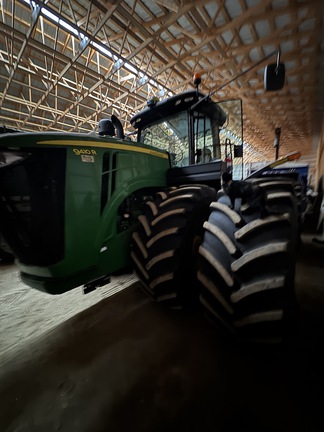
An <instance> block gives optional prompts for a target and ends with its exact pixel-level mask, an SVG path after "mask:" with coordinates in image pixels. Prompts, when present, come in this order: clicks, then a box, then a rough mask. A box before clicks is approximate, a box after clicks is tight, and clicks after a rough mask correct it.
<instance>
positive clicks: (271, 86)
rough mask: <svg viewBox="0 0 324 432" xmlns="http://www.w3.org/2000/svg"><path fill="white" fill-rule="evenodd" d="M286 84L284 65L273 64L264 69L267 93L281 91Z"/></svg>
mask: <svg viewBox="0 0 324 432" xmlns="http://www.w3.org/2000/svg"><path fill="white" fill-rule="evenodd" d="M284 84H285V65H284V63H271V64H269V65H267V66H266V67H265V69H264V89H265V90H266V91H273V90H280V89H282V88H283V86H284Z"/></svg>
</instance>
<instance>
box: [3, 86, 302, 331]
mask: <svg viewBox="0 0 324 432" xmlns="http://www.w3.org/2000/svg"><path fill="white" fill-rule="evenodd" d="M131 124H132V126H133V127H134V128H135V129H136V131H137V135H136V139H131V138H130V137H129V136H128V137H126V136H125V134H124V131H123V127H122V125H121V122H120V121H119V120H118V118H117V117H116V116H114V115H113V116H111V118H110V119H105V120H102V121H101V122H100V123H99V131H98V133H91V134H79V133H66V132H62V133H54V132H48V133H29V132H14V133H3V134H1V136H0V198H1V199H0V230H1V234H2V237H3V239H4V241H5V243H6V244H7V245H8V247H9V248H10V251H12V253H13V254H14V256H15V257H16V263H17V265H18V267H19V269H20V275H21V278H22V280H23V281H24V282H25V283H26V284H27V285H29V286H31V287H33V288H36V289H40V290H43V291H46V292H48V293H50V294H60V293H64V292H65V291H67V290H70V289H72V288H75V287H77V286H80V285H83V286H84V289H85V292H88V291H90V290H92V289H94V288H96V287H98V286H101V285H103V284H106V283H107V282H108V281H109V277H110V276H111V275H114V274H116V273H119V274H120V273H121V272H123V271H124V270H125V269H129V268H130V267H132V268H133V269H134V270H135V272H136V274H137V275H138V277H139V279H140V281H141V283H142V285H143V287H144V289H145V290H146V291H147V292H148V293H149V294H150V295H151V296H152V297H153V298H155V299H156V300H157V301H162V302H165V303H166V304H168V305H170V306H171V307H175V308H177V307H183V306H187V305H192V304H198V305H200V306H201V308H202V310H203V311H204V313H205V315H206V316H207V317H208V318H209V319H211V320H212V321H213V322H215V324H216V325H217V326H220V327H222V328H223V329H225V330H226V332H228V333H229V334H233V335H234V336H237V337H239V338H248V339H252V340H261V339H262V340H263V339H265V340H282V338H283V337H285V332H286V329H287V328H288V327H289V325H288V324H289V323H290V322H291V320H290V316H291V309H292V306H293V304H294V301H293V299H294V288H293V286H294V265H295V255H294V254H295V252H294V251H295V249H296V242H297V231H298V227H297V225H298V209H297V204H298V203H297V198H296V180H295V179H291V178H282V177H277V176H276V177H273V176H269V175H267V176H264V175H263V174H262V173H261V174H260V176H256V175H254V176H253V178H251V179H250V180H249V179H248V180H246V181H245V182H241V183H244V184H248V185H250V187H251V188H259V189H262V190H263V192H264V193H263V201H262V204H261V206H260V205H259V207H256V208H255V207H253V206H249V202H248V200H247V201H246V200H244V196H243V197H242V196H238V197H237V198H235V200H234V202H232V201H231V200H230V199H229V197H228V196H227V195H226V193H224V191H223V190H222V175H223V173H225V172H231V173H232V176H233V178H234V180H235V177H236V178H237V179H239V180H240V179H241V178H242V176H243V173H242V171H241V167H242V156H243V151H242V149H243V145H242V109H241V101H240V100H230V101H225V102H219V103H216V102H214V101H212V100H211V98H210V97H209V96H205V95H203V94H202V93H200V91H199V90H198V83H196V89H195V90H191V91H187V92H184V93H182V94H179V95H176V96H172V97H170V98H169V99H166V100H163V101H157V100H156V99H153V100H151V101H149V103H148V106H147V108H145V109H144V110H143V111H142V112H140V113H138V114H136V115H135V116H134V117H133V118H132V119H131ZM263 172H264V171H263ZM233 204H234V205H233ZM265 208H266V209H267V211H266V214H265V213H264V211H263V210H264V209H265ZM287 323H288V324H287Z"/></svg>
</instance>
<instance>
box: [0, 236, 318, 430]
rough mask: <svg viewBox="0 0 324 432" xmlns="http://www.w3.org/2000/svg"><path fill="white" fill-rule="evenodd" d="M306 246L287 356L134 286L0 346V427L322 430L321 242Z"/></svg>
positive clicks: (11, 277)
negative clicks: (296, 322)
mask: <svg viewBox="0 0 324 432" xmlns="http://www.w3.org/2000/svg"><path fill="white" fill-rule="evenodd" d="M311 238H312V235H303V244H302V247H301V249H300V251H299V257H298V263H297V276H296V291H297V296H298V300H299V305H300V328H299V331H298V334H297V336H296V339H295V340H293V341H292V343H291V344H290V345H289V346H288V347H286V348H285V349H275V348H273V347H267V348H263V349H261V348H260V347H258V348H255V347H254V348H252V347H242V346H239V345H237V344H233V343H230V342H229V341H227V340H224V339H223V338H222V337H221V336H220V335H219V334H218V333H217V331H216V330H215V329H213V328H212V327H211V326H210V324H209V323H208V322H207V321H206V320H205V319H204V318H203V317H202V316H200V315H199V314H198V313H194V312H188V311H170V310H166V309H164V308H163V307H161V306H160V305H158V304H156V303H154V302H152V301H151V300H150V299H149V298H148V297H147V296H146V295H145V294H144V293H142V291H141V290H140V287H139V284H138V283H137V282H135V283H131V284H130V286H129V287H128V288H126V289H125V290H123V291H120V292H119V293H117V294H115V295H113V296H112V297H107V298H98V299H95V301H94V304H93V305H91V306H86V307H85V308H84V309H83V310H82V311H79V312H78V313H76V314H75V315H73V314H72V315H71V313H70V316H69V315H68V316H69V317H68V318H67V319H62V320H61V321H60V323H59V324H58V323H56V324H55V325H54V326H50V328H48V327H46V316H44V315H43V317H42V318H41V319H40V321H39V323H38V324H37V323H36V324H37V325H36V327H38V328H39V327H40V328H42V329H43V331H38V332H36V331H35V334H34V336H33V335H28V339H27V342H28V343H23V340H19V338H18V339H17V338H16V343H14V344H13V346H9V345H8V344H7V345H6V349H5V350H3V349H2V350H1V357H0V366H1V370H0V406H1V410H0V431H1V432H51V431H62V432H63V431H64V432H104V431H109V432H128V431H129V432H139V431H141V432H142V431H143V432H144V431H145V432H147V431H152V432H153V431H154V432H159V431H161V432H162V431H163V432H165V431H195V432H196V431H215V432H225V431H226V432H232V431H249V432H254V431H255V432H281V431H285V432H289V431H294V432H301V431H303V432H317V431H318V432H323V430H324V353H323V351H324V350H323V347H324V246H321V245H316V244H314V243H313V242H312V241H311ZM0 271H1V270H0ZM3 275H6V276H5V277H6V281H7V282H8V284H7V283H3V287H5V285H7V288H4V289H9V288H10V283H11V284H13V283H17V281H16V279H15V277H16V276H15V275H16V269H15V268H14V266H12V268H11V270H10V269H9V268H8V267H7V266H6V267H5V268H4V270H3V271H2V273H1V280H2V281H3V280H4V279H3ZM10 281H11V282H10ZM121 283H122V282H121ZM35 295H36V294H35ZM79 295H80V296H81V293H80V294H79ZM95 295H97V294H95ZM89 296H91V294H89ZM89 298H90V297H89ZM53 301H54V300H53ZM89 301H90V300H89ZM22 304H23V302H22ZM41 304H42V303H41ZM15 305H17V301H16V302H14V304H13V305H12V308H13V310H14V312H12V320H13V322H14V320H17V321H18V322H19V317H20V314H19V308H17V307H15ZM1 307H2V308H3V305H2V306H1ZM25 307H26V305H25ZM58 307H60V306H58ZM6 308H7V306H6ZM14 308H15V309H14ZM7 312H8V311H7ZM48 319H49V320H50V316H49V317H48ZM3 321H5V320H4V319H3ZM25 322H26V321H25ZM27 322H28V321H27ZM1 323H2V320H1ZM24 325H26V324H24ZM1 327H2V330H0V332H2V333H0V335H1V337H2V338H3V336H4V334H3V333H4V332H6V328H5V327H3V326H2V325H1ZM34 327H35V323H34ZM10 331H11V332H12V333H11V335H14V331H13V329H11V330H10ZM21 331H23V330H22V324H20V325H18V326H17V330H16V333H17V334H18V333H21ZM12 337H13V336H12ZM26 337H27V336H26ZM3 340H7V339H5V338H3ZM17 341H18V342H17Z"/></svg>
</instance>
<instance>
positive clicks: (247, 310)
mask: <svg viewBox="0 0 324 432" xmlns="http://www.w3.org/2000/svg"><path fill="white" fill-rule="evenodd" d="M258 183H259V185H260V186H261V187H262V186H263V184H262V182H258ZM264 187H265V190H266V199H265V205H266V210H267V216H264V215H262V217H260V213H259V212H258V213H254V214H251V213H249V212H248V214H247V215H246V216H245V215H244V211H245V210H246V209H244V211H241V208H240V209H239V210H238V211H234V210H232V209H231V208H229V204H230V203H229V200H228V198H227V197H222V198H220V200H219V201H218V202H215V203H212V204H211V210H212V211H211V215H210V217H209V220H208V221H207V222H206V223H205V224H204V228H205V235H204V241H203V243H202V245H201V246H200V248H199V255H200V257H201V259H200V266H199V270H198V272H197V278H198V280H199V281H200V284H201V290H200V302H201V305H202V308H203V311H204V313H205V315H206V316H207V318H208V319H209V320H211V321H212V322H213V323H215V324H216V325H217V326H219V327H221V328H222V329H223V330H226V333H228V334H231V335H233V336H235V337H239V338H240V339H245V340H251V341H253V342H282V341H284V340H285V339H287V338H288V337H289V336H290V335H291V330H292V327H294V325H292V323H294V322H295V311H296V299H295V293H294V274H295V261H296V245H297V237H298V235H297V232H298V223H297V218H298V215H297V201H296V197H295V194H294V190H293V187H292V186H291V185H290V186H289V184H287V183H286V182H285V183H284V184H283V183H282V182H277V183H276V182H273V183H272V187H271V185H270V184H269V183H268V182H266V184H265V185H264ZM235 208H236V206H235ZM261 213H262V211H261Z"/></svg>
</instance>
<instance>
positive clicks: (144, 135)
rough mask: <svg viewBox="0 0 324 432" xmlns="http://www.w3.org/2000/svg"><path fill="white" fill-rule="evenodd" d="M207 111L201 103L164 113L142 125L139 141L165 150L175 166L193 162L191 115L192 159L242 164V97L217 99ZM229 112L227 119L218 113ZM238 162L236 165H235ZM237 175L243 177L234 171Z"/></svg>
mask: <svg viewBox="0 0 324 432" xmlns="http://www.w3.org/2000/svg"><path fill="white" fill-rule="evenodd" d="M214 105H215V108H214V109H213V111H212V112H211V111H209V112H208V113H207V112H206V111H205V110H204V106H203V105H201V110H199V108H198V109H197V110H194V111H190V110H187V109H186V110H183V111H180V112H177V113H175V114H172V115H169V116H164V117H163V118H160V119H158V120H157V121H155V122H153V123H150V124H148V125H147V126H144V127H143V128H142V129H140V138H139V139H140V142H141V143H143V144H146V145H149V146H154V147H158V148H160V149H163V150H166V151H168V152H169V154H170V159H171V165H172V166H173V167H184V166H188V165H190V155H189V148H190V122H189V120H190V119H189V117H190V116H192V120H193V122H192V135H193V136H192V142H193V147H194V157H192V161H194V162H192V163H194V164H201V163H209V162H214V161H217V160H220V159H221V160H222V161H224V162H226V163H227V165H228V166H231V167H233V168H234V169H235V171H236V168H238V169H241V165H242V156H240V155H242V150H241V151H237V149H238V148H239V149H242V142H243V141H242V104H241V100H238V99H236V100H227V101H224V102H219V103H217V105H218V107H220V108H221V110H219V108H217V109H216V103H214ZM218 111H220V112H223V113H224V117H223V119H224V118H225V114H226V121H225V123H224V124H223V122H224V120H222V122H220V119H219V117H218V116H217V115H216V114H215V113H217V112H218ZM234 165H235V167H234ZM234 177H237V178H239V177H241V173H239V172H237V173H236V172H235V174H234Z"/></svg>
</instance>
